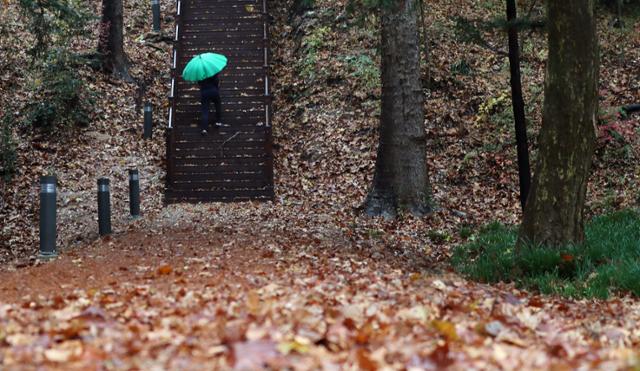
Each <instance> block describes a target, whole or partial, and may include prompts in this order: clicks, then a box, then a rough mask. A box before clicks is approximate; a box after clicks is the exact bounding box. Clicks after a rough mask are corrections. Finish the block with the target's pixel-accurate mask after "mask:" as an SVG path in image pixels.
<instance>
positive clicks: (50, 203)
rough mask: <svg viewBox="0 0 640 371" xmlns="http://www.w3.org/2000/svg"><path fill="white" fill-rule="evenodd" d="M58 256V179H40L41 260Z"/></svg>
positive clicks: (45, 177) (52, 177)
mask: <svg viewBox="0 0 640 371" xmlns="http://www.w3.org/2000/svg"><path fill="white" fill-rule="evenodd" d="M56 256H58V252H57V251H56V177H55V176H42V177H40V259H51V258H55V257H56Z"/></svg>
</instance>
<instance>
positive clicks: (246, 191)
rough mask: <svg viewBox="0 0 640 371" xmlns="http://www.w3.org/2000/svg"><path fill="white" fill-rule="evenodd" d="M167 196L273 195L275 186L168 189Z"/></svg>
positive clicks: (187, 197) (199, 197)
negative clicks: (210, 189) (228, 188)
mask: <svg viewBox="0 0 640 371" xmlns="http://www.w3.org/2000/svg"><path fill="white" fill-rule="evenodd" d="M166 194H167V198H169V199H172V198H173V199H181V200H210V199H216V198H231V199H237V198H244V197H250V198H252V197H265V198H267V197H273V188H272V187H264V188H261V189H237V190H234V189H232V190H219V191H182V192H175V191H173V190H171V189H168V190H167V193H166Z"/></svg>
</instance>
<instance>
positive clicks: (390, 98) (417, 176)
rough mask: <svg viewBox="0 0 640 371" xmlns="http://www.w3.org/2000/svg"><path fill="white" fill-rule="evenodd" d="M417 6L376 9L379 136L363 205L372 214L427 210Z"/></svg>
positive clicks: (402, 2)
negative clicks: (378, 25)
mask: <svg viewBox="0 0 640 371" xmlns="http://www.w3.org/2000/svg"><path fill="white" fill-rule="evenodd" d="M418 11H419V4H418V2H417V1H416V0H396V1H393V2H391V4H389V5H383V6H382V10H381V32H382V37H381V51H382V66H381V70H382V111H381V119H380V141H379V145H378V157H377V160H376V170H375V175H374V179H373V187H372V189H371V190H370V192H369V195H368V196H367V199H366V201H365V205H364V207H365V212H366V213H367V214H369V215H373V216H380V215H381V216H384V217H387V218H392V217H395V216H396V213H397V210H406V211H408V212H411V213H412V214H414V215H425V214H426V213H428V212H430V211H431V207H430V198H429V197H430V185H429V181H428V177H427V165H426V152H425V151H426V137H425V129H424V106H423V105H424V94H423V91H422V84H421V79H420V36H419V28H418Z"/></svg>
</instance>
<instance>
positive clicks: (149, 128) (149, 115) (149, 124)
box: [142, 102, 153, 139]
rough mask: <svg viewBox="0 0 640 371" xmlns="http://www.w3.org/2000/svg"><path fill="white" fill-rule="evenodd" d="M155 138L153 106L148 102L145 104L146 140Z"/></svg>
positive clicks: (144, 135)
mask: <svg viewBox="0 0 640 371" xmlns="http://www.w3.org/2000/svg"><path fill="white" fill-rule="evenodd" d="M152 136H153V106H152V105H151V103H149V102H147V103H145V104H144V133H143V134H142V137H143V138H144V139H151V137H152Z"/></svg>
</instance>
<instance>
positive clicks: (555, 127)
mask: <svg viewBox="0 0 640 371" xmlns="http://www.w3.org/2000/svg"><path fill="white" fill-rule="evenodd" d="M594 9H595V4H594V0H564V1H556V0H547V14H548V19H549V22H548V43H549V58H548V61H547V69H546V79H545V96H544V107H543V118H542V128H541V131H540V140H539V153H538V161H537V166H536V172H535V176H534V179H533V187H532V189H531V192H530V194H529V198H528V200H527V205H526V208H525V213H524V220H523V222H522V227H521V229H520V244H522V243H525V242H527V243H533V244H544V245H548V246H560V245H565V244H568V243H579V242H581V241H583V240H584V211H583V209H584V202H585V194H586V190H587V179H588V176H589V170H590V168H591V162H592V156H593V151H594V145H595V138H596V122H597V111H598V94H597V87H598V74H599V56H598V42H597V38H596V19H595V14H594Z"/></svg>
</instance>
